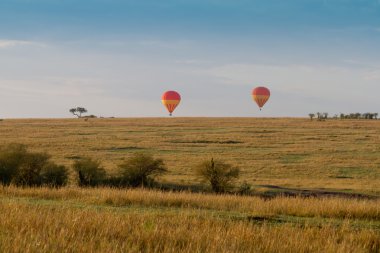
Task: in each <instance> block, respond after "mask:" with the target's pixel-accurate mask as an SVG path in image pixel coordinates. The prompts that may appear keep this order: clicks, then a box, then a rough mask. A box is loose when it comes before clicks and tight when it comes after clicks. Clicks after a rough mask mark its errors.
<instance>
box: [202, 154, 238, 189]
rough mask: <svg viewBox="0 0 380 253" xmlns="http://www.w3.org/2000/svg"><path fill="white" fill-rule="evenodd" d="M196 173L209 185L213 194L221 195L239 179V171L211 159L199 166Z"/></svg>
mask: <svg viewBox="0 0 380 253" xmlns="http://www.w3.org/2000/svg"><path fill="white" fill-rule="evenodd" d="M196 172H197V174H198V176H200V177H201V178H202V179H203V180H206V181H207V182H208V183H209V184H210V185H211V189H212V190H213V191H214V192H216V193H223V192H227V191H228V190H229V189H230V188H231V187H232V186H233V185H232V182H233V181H234V180H235V179H237V178H238V177H239V173H240V170H239V169H238V168H234V167H233V166H232V165H230V164H227V163H224V162H222V161H218V160H215V161H214V159H211V160H210V161H204V162H202V163H201V164H199V165H198V167H197V168H196Z"/></svg>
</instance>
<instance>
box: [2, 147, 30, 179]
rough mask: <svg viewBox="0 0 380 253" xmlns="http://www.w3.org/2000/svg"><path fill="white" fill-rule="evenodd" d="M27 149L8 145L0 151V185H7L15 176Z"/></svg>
mask: <svg viewBox="0 0 380 253" xmlns="http://www.w3.org/2000/svg"><path fill="white" fill-rule="evenodd" d="M26 154H27V149H26V146H25V145H21V144H9V145H7V146H5V147H2V148H1V149H0V183H1V184H4V185H8V184H10V183H11V181H12V178H13V177H14V176H15V175H16V174H17V172H18V169H19V167H20V165H21V163H22V162H23V159H24V157H25V155H26Z"/></svg>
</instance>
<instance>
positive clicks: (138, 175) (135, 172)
mask: <svg viewBox="0 0 380 253" xmlns="http://www.w3.org/2000/svg"><path fill="white" fill-rule="evenodd" d="M119 169H120V173H121V176H122V182H123V184H125V185H129V186H133V187H136V186H142V187H144V186H151V185H152V184H153V183H154V179H155V177H157V176H159V175H162V174H164V173H165V172H167V168H166V167H165V164H164V162H163V160H162V159H155V158H153V156H151V155H149V154H144V153H137V154H135V155H133V156H132V157H131V158H129V159H128V160H127V161H126V162H125V163H123V164H121V165H119Z"/></svg>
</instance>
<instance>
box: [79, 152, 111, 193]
mask: <svg viewBox="0 0 380 253" xmlns="http://www.w3.org/2000/svg"><path fill="white" fill-rule="evenodd" d="M73 168H74V170H75V171H76V173H77V175H78V185H79V186H98V185H100V184H102V183H103V181H104V180H105V178H106V171H105V170H104V168H102V167H101V164H100V162H99V161H96V160H93V159H91V158H81V159H80V160H77V161H75V163H74V165H73Z"/></svg>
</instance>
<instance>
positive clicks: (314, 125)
mask: <svg viewBox="0 0 380 253" xmlns="http://www.w3.org/2000/svg"><path fill="white" fill-rule="evenodd" d="M0 140H1V144H2V145H6V144H8V143H12V142H17V143H23V144H26V145H28V146H29V147H30V149H31V150H33V151H46V152H48V153H49V154H51V155H52V156H53V159H54V160H55V161H56V162H58V163H62V164H65V165H68V166H69V165H71V164H72V163H73V161H74V160H75V159H78V158H79V157H81V156H91V157H94V158H98V159H100V160H101V161H102V162H103V164H104V166H105V167H106V169H107V170H109V171H110V172H113V171H115V169H116V167H117V165H118V164H119V163H121V162H122V161H123V159H125V158H127V157H129V156H130V155H131V154H132V153H134V152H141V151H146V152H150V153H152V154H154V155H155V156H157V157H161V158H163V159H164V160H165V162H166V164H167V166H168V168H169V170H170V172H169V174H168V175H165V176H164V177H162V178H160V181H161V182H162V183H166V184H169V183H171V184H174V185H175V184H176V185H195V186H196V185H201V184H202V182H200V181H199V179H197V178H196V177H195V174H194V171H193V167H194V166H195V165H196V164H197V163H199V161H201V160H203V159H208V158H211V157H215V158H221V159H223V160H224V161H226V162H229V163H232V164H234V165H238V166H239V167H240V168H241V169H242V171H243V173H242V175H241V178H240V182H238V184H239V183H242V182H244V181H246V182H248V183H250V184H252V185H253V187H254V193H255V195H256V196H235V195H211V194H209V195H208V194H201V193H191V192H160V191H149V190H144V189H134V190H133V189H130V190H122V189H109V188H92V189H91V188H90V189H85V188H77V187H76V186H75V183H74V182H73V180H72V183H71V185H70V186H68V187H65V188H62V189H59V190H56V189H49V188H15V187H13V186H10V187H0V252H342V253H343V252H344V253H346V252H353V253H354V252H355V253H356V252H379V251H380V198H379V197H380V145H379V144H380V121H364V120H363V121H360V120H359V121H351V120H347V121H346V120H344V121H340V120H331V121H326V122H317V121H313V122H311V121H310V120H307V119H252V118H165V119H153V118H152V119H91V120H89V121H84V120H78V119H73V120H69V119H65V120H63V119H62V120H5V121H2V122H0ZM290 193H293V194H300V195H303V196H305V195H308V196H310V195H314V196H315V197H307V198H305V197H301V196H298V197H285V196H281V194H290ZM268 194H269V195H271V196H272V195H273V196H275V195H277V197H273V198H267V196H268Z"/></svg>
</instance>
